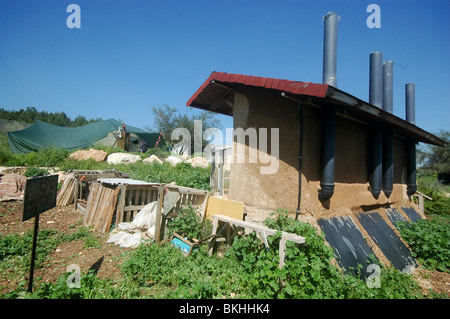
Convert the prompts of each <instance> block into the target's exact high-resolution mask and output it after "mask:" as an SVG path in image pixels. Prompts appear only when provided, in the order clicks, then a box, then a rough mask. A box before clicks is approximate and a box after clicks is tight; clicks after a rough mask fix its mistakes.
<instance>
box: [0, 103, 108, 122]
mask: <svg viewBox="0 0 450 319" xmlns="http://www.w3.org/2000/svg"><path fill="white" fill-rule="evenodd" d="M0 119H4V120H10V121H17V122H24V123H34V122H35V121H36V120H39V121H42V122H46V123H49V124H53V125H58V126H66V127H75V126H83V125H86V124H89V123H94V122H98V121H101V119H90V120H87V119H86V118H85V117H84V116H81V115H80V116H77V117H76V118H75V120H71V119H70V118H69V117H68V116H67V115H66V114H65V113H64V112H61V113H60V112H56V113H52V112H50V113H49V112H46V111H41V112H39V111H38V110H36V108H35V107H27V108H26V109H25V110H24V109H20V110H19V111H8V110H5V109H3V108H0Z"/></svg>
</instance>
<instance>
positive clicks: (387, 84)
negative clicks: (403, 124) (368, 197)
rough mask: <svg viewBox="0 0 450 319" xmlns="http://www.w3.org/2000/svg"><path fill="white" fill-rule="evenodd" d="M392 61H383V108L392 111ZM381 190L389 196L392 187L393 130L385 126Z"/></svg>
mask: <svg viewBox="0 0 450 319" xmlns="http://www.w3.org/2000/svg"><path fill="white" fill-rule="evenodd" d="M393 84H394V62H393V61H386V62H384V63H383V110H385V111H387V112H389V113H391V114H392V113H393V109H394V90H393V87H394V85H393ZM382 153H383V154H382V157H383V165H382V167H383V173H382V175H383V177H382V180H383V181H382V183H383V192H384V195H385V196H386V197H387V198H389V197H390V196H391V194H392V191H393V189H394V162H393V130H392V128H390V127H386V128H385V129H384V131H383V151H382Z"/></svg>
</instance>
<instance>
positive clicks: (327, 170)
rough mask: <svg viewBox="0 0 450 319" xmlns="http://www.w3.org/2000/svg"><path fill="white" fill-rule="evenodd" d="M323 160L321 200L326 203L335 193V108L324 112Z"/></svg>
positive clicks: (329, 108)
mask: <svg viewBox="0 0 450 319" xmlns="http://www.w3.org/2000/svg"><path fill="white" fill-rule="evenodd" d="M322 116H323V121H322V158H321V177H320V188H321V189H320V190H319V199H320V200H321V201H325V200H328V199H330V198H331V196H333V193H334V155H335V138H336V112H335V110H334V108H333V107H324V108H323V111H322Z"/></svg>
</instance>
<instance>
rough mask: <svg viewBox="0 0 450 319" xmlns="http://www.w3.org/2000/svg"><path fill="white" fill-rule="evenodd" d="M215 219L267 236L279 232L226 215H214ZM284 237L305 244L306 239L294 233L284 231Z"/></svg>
mask: <svg viewBox="0 0 450 319" xmlns="http://www.w3.org/2000/svg"><path fill="white" fill-rule="evenodd" d="M212 217H213V218H217V220H219V221H223V222H229V223H232V224H234V225H236V226H240V227H243V228H248V229H251V230H254V231H257V232H264V233H265V234H266V235H275V234H276V233H277V231H278V230H275V229H271V228H268V227H265V226H263V225H259V224H255V223H250V222H246V221H243V220H239V219H235V218H232V217H228V216H224V215H212ZM281 234H282V236H286V238H287V239H288V240H291V241H294V242H296V243H298V244H303V243H305V237H303V236H299V235H295V234H292V233H287V232H284V231H282V232H281Z"/></svg>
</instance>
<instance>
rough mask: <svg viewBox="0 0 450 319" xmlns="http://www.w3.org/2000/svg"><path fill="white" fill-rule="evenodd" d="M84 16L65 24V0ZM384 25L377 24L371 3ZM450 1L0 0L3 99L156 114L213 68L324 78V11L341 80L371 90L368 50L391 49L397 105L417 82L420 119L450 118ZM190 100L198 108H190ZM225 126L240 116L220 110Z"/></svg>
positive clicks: (144, 118) (9, 103)
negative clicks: (330, 21) (76, 24)
mask: <svg viewBox="0 0 450 319" xmlns="http://www.w3.org/2000/svg"><path fill="white" fill-rule="evenodd" d="M72 3H74V4H77V5H79V6H80V8H81V28H79V29H75V28H74V29H69V28H68V27H67V25H66V19H67V17H68V16H69V15H70V13H67V12H66V8H67V6H68V5H69V4H72ZM372 3H374V4H378V5H379V6H380V8H381V28H379V29H369V28H368V27H367V25H366V19H367V17H368V16H369V15H370V13H367V12H366V8H367V6H368V5H369V4H372ZM449 10H450V2H449V1H435V0H428V1H417V0H408V1H403V0H395V1H392V0H389V1H381V0H370V1H362V0H354V1H350V0H334V1H328V0H318V1H312V0H310V1H304V0H297V1H275V0H258V1H257V0H239V1H235V0H209V1H205V0H184V1H181V0H180V1H171V0H160V1H151V0H148V1H137V0H127V1H125V0H120V1H119V0H109V1H100V0H89V1H84V0H70V1H64V0H52V1H42V0H34V1H19V0H14V1H12V0H2V1H1V2H0V107H2V108H5V109H9V110H12V109H14V110H18V109H20V108H25V107H27V106H34V107H36V108H37V109H38V110H45V111H48V112H65V113H66V114H67V115H68V116H69V117H71V118H72V119H74V118H75V117H76V116H77V115H84V116H86V118H88V119H89V118H99V117H101V118H103V119H108V118H116V119H119V118H120V119H122V120H123V121H125V122H126V123H128V124H130V125H133V126H138V127H141V128H143V127H144V126H153V114H152V111H151V107H152V106H157V105H163V104H167V105H170V106H172V107H176V108H177V109H179V110H180V112H185V111H187V109H186V102H187V100H188V99H189V98H190V97H191V96H192V95H193V94H194V92H195V91H196V90H197V89H198V88H199V86H200V85H201V84H202V83H203V82H204V81H205V80H206V79H207V77H208V76H209V75H210V74H211V72H212V71H221V72H229V73H239V74H246V75H256V76H264V77H273V78H279V79H288V80H296V81H308V82H316V83H321V81H322V49H323V21H322V17H323V16H324V15H325V14H326V13H327V12H329V11H333V12H336V13H338V14H339V15H340V16H341V20H340V22H339V27H338V65H337V83H338V88H339V89H341V90H344V91H346V92H348V93H350V94H352V95H354V96H356V97H358V98H360V99H363V100H366V101H367V100H368V95H369V90H368V87H369V54H370V53H371V52H374V51H382V52H383V58H384V60H394V114H395V115H397V116H399V117H401V118H404V116H405V111H404V109H405V98H404V86H405V84H406V83H408V82H414V83H416V125H418V126H419V127H421V128H423V129H425V130H427V131H429V132H437V131H439V129H446V130H450V124H449V121H450V107H449V100H450V93H449V91H450V90H449V84H450V81H449V79H450V75H449V74H450V73H449V71H450V67H449V66H450V65H449V64H450V63H449V57H450V42H449V39H450V27H449V21H448V12H449ZM190 112H196V111H195V110H192V111H190ZM218 118H219V119H220V120H221V121H222V124H223V127H224V128H225V127H232V119H231V118H230V117H226V116H218Z"/></svg>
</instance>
